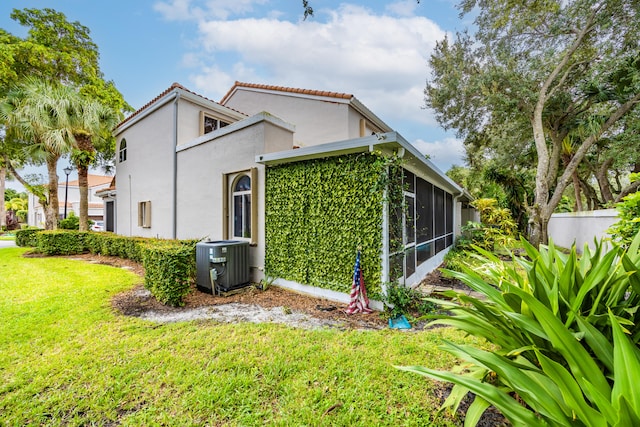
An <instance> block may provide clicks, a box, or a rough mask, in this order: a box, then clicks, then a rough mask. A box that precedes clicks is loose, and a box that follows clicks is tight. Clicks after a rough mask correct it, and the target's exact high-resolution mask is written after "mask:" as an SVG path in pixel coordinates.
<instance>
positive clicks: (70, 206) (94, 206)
mask: <svg viewBox="0 0 640 427" xmlns="http://www.w3.org/2000/svg"><path fill="white" fill-rule="evenodd" d="M73 203H78V202H77V201H76V202H67V208H68V209H73ZM58 206H60V207H61V208H64V201H62V202H58ZM100 208H104V204H103V203H99V202H98V203H89V209H100Z"/></svg>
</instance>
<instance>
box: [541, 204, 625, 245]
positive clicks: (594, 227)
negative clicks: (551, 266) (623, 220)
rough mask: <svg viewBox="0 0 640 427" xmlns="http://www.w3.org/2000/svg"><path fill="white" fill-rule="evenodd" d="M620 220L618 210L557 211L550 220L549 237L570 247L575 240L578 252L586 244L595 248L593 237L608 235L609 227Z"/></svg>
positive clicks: (558, 243)
mask: <svg viewBox="0 0 640 427" xmlns="http://www.w3.org/2000/svg"><path fill="white" fill-rule="evenodd" d="M616 222H618V211H616V210H615V209H602V210H597V211H584V212H567V213H555V214H553V215H551V220H550V221H549V227H548V232H549V237H550V238H551V239H553V243H554V244H556V245H558V246H561V247H564V248H570V247H571V246H572V245H573V244H574V242H575V244H576V249H577V250H578V252H582V248H583V247H584V245H585V244H588V245H589V247H590V248H593V247H594V246H593V239H594V238H595V239H598V240H600V239H601V238H603V237H607V233H606V231H607V229H608V228H609V227H611V226H612V225H613V224H614V223H616Z"/></svg>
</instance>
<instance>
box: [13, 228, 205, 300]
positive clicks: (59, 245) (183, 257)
mask: <svg viewBox="0 0 640 427" xmlns="http://www.w3.org/2000/svg"><path fill="white" fill-rule="evenodd" d="M197 242H198V240H162V239H146V238H142V237H126V236H119V235H116V234H113V233H102V232H101V233H94V232H87V231H75V230H53V231H44V230H40V229H28V230H19V231H17V232H16V244H17V245H18V246H31V247H34V248H35V250H36V252H40V253H43V254H45V255H73V254H81V253H85V252H91V253H92V254H100V255H109V256H116V257H119V258H124V259H130V260H132V261H135V262H140V263H142V265H143V266H144V268H145V278H144V281H145V287H146V288H147V289H149V290H150V291H151V293H152V294H153V296H154V297H155V298H156V299H157V300H158V301H160V302H162V303H163V304H169V305H174V306H178V305H182V304H183V299H184V297H185V296H186V295H187V294H188V293H189V290H190V288H191V283H192V282H193V281H194V280H195V272H196V259H195V247H196V243H197Z"/></svg>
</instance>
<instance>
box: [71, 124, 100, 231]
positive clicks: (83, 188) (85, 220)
mask: <svg viewBox="0 0 640 427" xmlns="http://www.w3.org/2000/svg"><path fill="white" fill-rule="evenodd" d="M74 137H75V139H76V142H77V144H78V151H77V153H76V154H74V155H73V156H72V158H73V160H74V163H75V164H76V168H78V187H79V190H80V215H79V216H80V231H87V230H89V165H90V164H91V162H92V161H93V158H94V153H95V148H94V147H93V144H92V141H91V135H89V134H74Z"/></svg>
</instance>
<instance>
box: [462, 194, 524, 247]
mask: <svg viewBox="0 0 640 427" xmlns="http://www.w3.org/2000/svg"><path fill="white" fill-rule="evenodd" d="M472 206H473V207H474V208H476V209H477V210H478V211H479V212H480V223H477V222H471V221H470V222H469V223H467V224H466V225H464V226H463V227H462V229H461V232H462V236H461V242H460V244H459V246H463V245H465V243H466V245H465V246H464V247H463V248H467V247H469V246H470V245H471V244H473V245H477V246H480V247H481V248H483V249H487V250H493V249H494V247H495V245H498V246H503V247H504V246H508V245H510V244H512V243H513V242H514V239H515V236H516V232H517V230H518V226H517V224H516V222H515V221H514V220H513V218H512V216H511V211H509V209H506V208H501V207H499V206H498V202H497V201H496V200H495V199H477V200H475V201H474V202H473V203H472Z"/></svg>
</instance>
